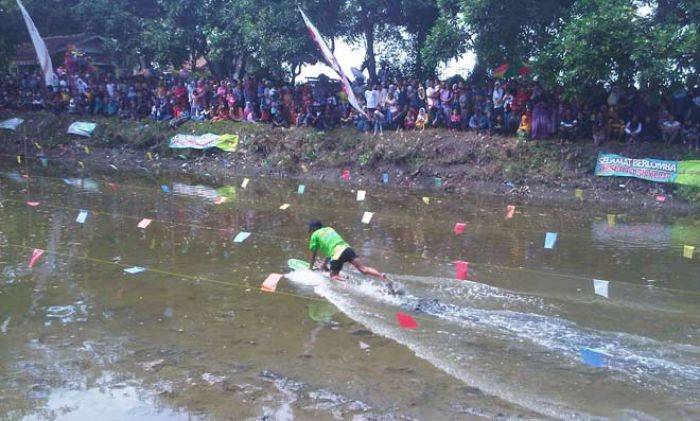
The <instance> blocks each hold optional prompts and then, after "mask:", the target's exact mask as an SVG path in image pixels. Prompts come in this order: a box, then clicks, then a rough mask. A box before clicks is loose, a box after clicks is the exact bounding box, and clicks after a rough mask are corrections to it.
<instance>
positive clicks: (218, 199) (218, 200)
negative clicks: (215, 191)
mask: <svg viewBox="0 0 700 421" xmlns="http://www.w3.org/2000/svg"><path fill="white" fill-rule="evenodd" d="M224 203H226V198H225V197H223V196H216V199H214V204H215V205H222V204H224Z"/></svg>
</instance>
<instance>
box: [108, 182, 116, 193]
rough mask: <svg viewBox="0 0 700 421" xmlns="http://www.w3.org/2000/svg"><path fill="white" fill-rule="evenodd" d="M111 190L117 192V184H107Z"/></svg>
mask: <svg viewBox="0 0 700 421" xmlns="http://www.w3.org/2000/svg"><path fill="white" fill-rule="evenodd" d="M107 185H108V186H109V188H110V189H112V190H114V191H116V190H117V187H118V186H117V183H107Z"/></svg>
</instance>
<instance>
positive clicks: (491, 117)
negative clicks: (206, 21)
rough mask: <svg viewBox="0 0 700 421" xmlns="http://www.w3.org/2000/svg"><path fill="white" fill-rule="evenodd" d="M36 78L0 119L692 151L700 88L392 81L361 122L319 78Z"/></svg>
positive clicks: (381, 87)
mask: <svg viewBox="0 0 700 421" xmlns="http://www.w3.org/2000/svg"><path fill="white" fill-rule="evenodd" d="M42 80H43V79H42V77H41V75H40V74H38V73H36V74H29V73H24V74H4V75H0V110H3V109H14V110H49V111H52V112H55V113H70V114H75V115H80V116H96V115H99V116H114V117H118V118H121V119H125V120H126V119H129V120H142V119H153V120H157V121H169V122H170V124H172V125H175V126H177V125H179V124H181V123H182V122H184V121H187V120H195V121H203V120H211V121H221V120H236V121H247V122H260V123H267V124H271V125H273V126H275V127H289V126H300V127H312V128H315V129H317V130H327V129H332V128H335V127H338V126H352V127H356V128H357V129H358V130H360V131H363V132H371V133H374V134H382V133H383V132H384V131H385V130H421V131H422V130H426V129H429V128H434V129H438V128H441V129H447V130H453V131H475V132H477V133H488V134H501V135H514V136H517V137H518V138H520V139H522V140H524V141H527V140H538V139H553V138H554V139H561V140H569V141H574V140H577V141H582V140H586V139H592V140H593V141H594V142H595V143H596V144H598V143H600V142H604V141H619V142H629V143H634V142H641V141H649V142H655V141H660V142H664V143H665V144H666V145H671V144H678V143H683V144H686V145H688V147H689V148H690V149H691V150H695V151H700V143H699V140H698V136H699V131H700V88H699V87H698V86H696V85H695V84H694V82H688V83H687V84H686V86H678V87H676V89H675V90H672V92H671V93H670V94H668V95H666V96H665V97H652V96H651V95H647V94H645V93H643V92H640V91H638V90H637V89H635V88H628V89H622V88H619V87H613V88H612V89H611V90H610V91H608V92H607V93H605V95H603V96H602V97H601V98H598V99H597V100H592V99H584V100H581V101H578V102H570V101H565V100H563V99H562V98H561V95H560V91H559V90H549V91H548V90H545V89H543V88H542V87H541V86H540V85H539V84H538V83H536V82H534V81H532V80H531V79H529V78H526V77H519V78H515V79H511V80H507V81H501V80H495V81H489V82H485V83H480V84H474V83H468V82H465V81H464V80H461V79H459V80H457V79H452V80H451V81H445V80H437V79H436V80H427V81H418V80H415V79H410V80H408V79H396V80H391V81H385V82H383V83H364V82H363V81H360V82H359V83H356V84H355V85H353V91H354V93H355V96H356V97H357V99H358V100H359V101H360V102H361V104H362V106H363V110H364V113H360V112H357V111H356V110H355V109H354V108H353V107H351V106H350V105H349V104H348V97H347V95H346V93H345V92H344V91H343V90H342V89H341V88H340V85H339V84H338V83H337V82H334V81H332V80H329V79H328V78H326V77H323V76H322V77H321V78H319V79H316V80H313V81H310V82H307V83H305V84H300V85H296V86H291V85H276V84H273V83H271V82H269V81H265V80H257V79H255V78H252V77H247V76H246V77H243V78H242V80H234V79H231V78H224V79H215V78H206V79H198V78H193V77H183V76H181V75H160V76H156V75H152V74H151V75H139V76H131V77H128V78H117V77H115V76H113V75H109V74H104V75H97V74H94V73H92V74H85V75H82V76H78V75H76V74H72V75H67V74H63V75H61V76H60V79H59V81H58V83H57V84H56V86H49V87H48V88H46V87H44V85H43V82H42Z"/></svg>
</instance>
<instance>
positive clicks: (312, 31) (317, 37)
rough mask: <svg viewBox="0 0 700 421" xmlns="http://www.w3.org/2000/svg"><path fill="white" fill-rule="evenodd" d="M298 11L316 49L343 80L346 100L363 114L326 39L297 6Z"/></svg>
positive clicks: (348, 81)
mask: <svg viewBox="0 0 700 421" xmlns="http://www.w3.org/2000/svg"><path fill="white" fill-rule="evenodd" d="M299 12H300V13H301V17H302V18H303V19H304V23H305V24H306V28H307V29H308V30H309V35H310V36H311V38H312V39H313V40H314V42H315V43H316V45H317V46H318V49H319V50H321V54H323V58H325V59H326V62H327V63H328V65H329V66H331V68H332V69H333V70H335V72H336V73H337V74H338V76H340V80H341V81H342V82H343V91H345V94H346V95H347V96H348V102H350V105H352V106H353V107H354V108H355V109H356V110H357V111H358V112H359V113H360V114H364V113H365V112H364V111H363V110H362V107H361V106H360V103H359V102H357V98H356V97H355V92H353V90H352V85H350V80H349V79H348V77H347V76H346V75H345V72H344V71H343V69H342V68H341V67H340V63H338V60H337V59H336V58H335V56H334V55H333V53H332V52H331V49H330V48H328V44H326V41H324V40H323V38H322V37H321V34H320V33H319V32H318V29H316V27H315V26H314V24H313V23H311V21H310V20H309V18H308V17H307V16H306V13H304V11H303V10H301V8H299Z"/></svg>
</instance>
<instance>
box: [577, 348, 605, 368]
mask: <svg viewBox="0 0 700 421" xmlns="http://www.w3.org/2000/svg"><path fill="white" fill-rule="evenodd" d="M580 355H581V360H582V361H583V362H584V364H587V365H590V366H593V367H605V366H607V363H606V362H605V357H606V356H607V354H605V353H603V352H602V351H600V350H597V349H592V348H581V351H580Z"/></svg>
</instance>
